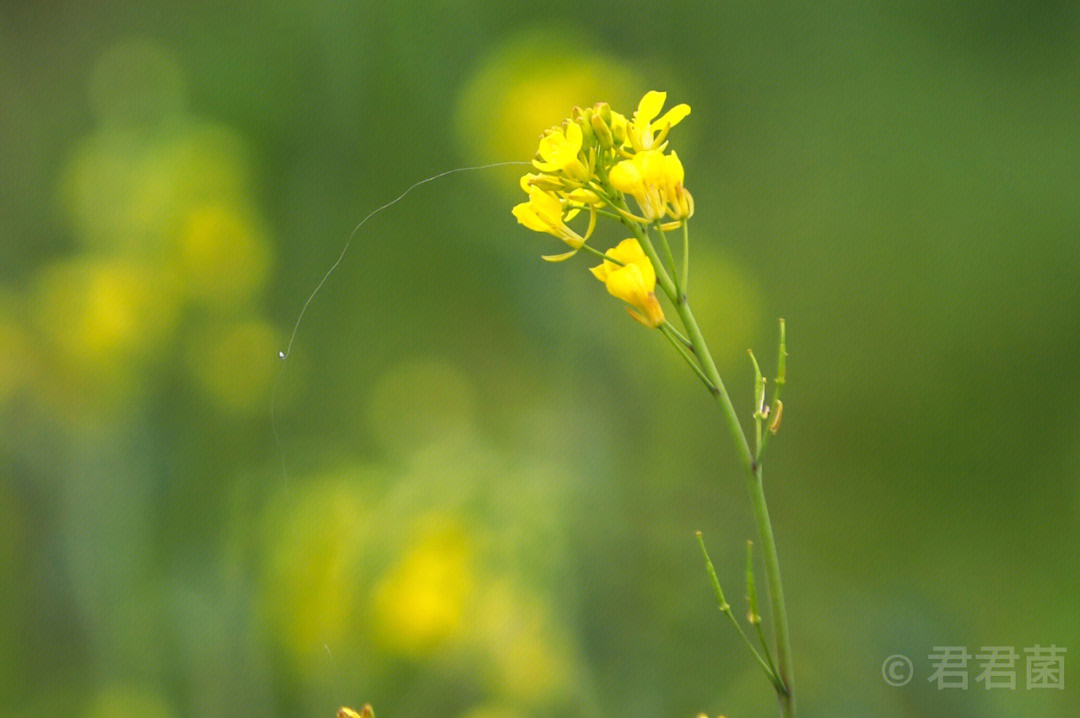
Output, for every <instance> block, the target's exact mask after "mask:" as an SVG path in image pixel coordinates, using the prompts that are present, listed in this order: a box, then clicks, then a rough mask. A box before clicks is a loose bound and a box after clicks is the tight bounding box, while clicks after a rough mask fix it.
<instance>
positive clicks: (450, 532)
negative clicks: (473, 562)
mask: <svg viewBox="0 0 1080 718" xmlns="http://www.w3.org/2000/svg"><path fill="white" fill-rule="evenodd" d="M471 553H472V551H471V549H470V546H469V541H468V538H467V536H466V535H465V532H464V531H463V530H462V529H461V528H460V527H459V526H456V525H453V524H450V525H447V526H445V527H443V528H441V529H439V530H436V531H433V532H432V533H431V534H430V535H429V536H427V537H425V538H423V539H422V540H421V541H420V542H419V544H417V545H416V546H415V547H414V548H413V549H412V550H411V551H410V552H409V553H408V554H407V555H406V556H405V557H404V558H403V559H402V560H401V561H399V562H398V563H397V564H396V565H394V566H393V567H392V568H391V569H390V571H388V572H387V574H386V575H385V576H384V577H383V578H382V580H380V581H379V583H378V584H377V585H376V587H375V597H374V613H375V624H376V627H377V630H378V634H379V636H380V638H381V640H382V643H383V644H384V645H385V646H386V647H387V648H390V649H391V650H395V651H399V652H401V653H404V654H407V655H424V654H426V653H428V652H429V651H431V650H433V649H434V648H436V647H437V646H438V645H439V644H440V643H442V642H443V641H444V640H446V639H447V638H449V637H451V636H452V635H454V634H455V633H456V632H458V631H459V630H461V628H462V627H463V620H462V619H463V617H464V613H465V602H466V600H467V599H468V598H469V595H470V594H471V592H472V590H473V584H474V580H473V577H472V571H471V570H470V557H471Z"/></svg>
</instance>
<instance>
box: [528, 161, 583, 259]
mask: <svg viewBox="0 0 1080 718" xmlns="http://www.w3.org/2000/svg"><path fill="white" fill-rule="evenodd" d="M523 182H524V178H523ZM568 204H569V203H566V202H564V201H563V200H561V199H559V197H558V196H557V195H555V194H553V193H551V192H545V191H544V190H542V189H540V188H539V187H536V186H535V185H531V186H530V187H529V201H528V202H522V203H521V204H518V205H515V206H514V209H513V210H512V211H513V213H514V216H515V217H517V220H518V222H520V223H521V224H523V225H525V226H526V227H528V228H529V229H531V230H533V231H534V232H547V233H548V234H551V235H553V236H555V237H558V238H559V239H561V240H562V241H563V242H566V244H568V245H570V247H571V248H572V249H571V251H569V252H566V253H565V254H558V255H549V256H545V257H544V259H546V260H548V261H551V262H558V261H562V260H564V259H567V258H569V257H571V256H573V255H574V253H575V252H577V251H578V250H579V249H581V246H582V245H583V244H585V240H587V239H588V238H589V236H590V235H591V234H592V231H593V229H594V228H595V226H596V212H595V210H592V209H591V208H590V213H589V215H590V216H589V228H588V230H587V231H586V232H585V236H584V237H582V236H581V235H580V234H578V233H577V232H575V231H574V230H572V229H570V227H568V226H567V224H566V221H567V220H570V219H573V218H574V217H575V216H576V215H577V214H578V212H579V211H580V208H574V207H569V206H568Z"/></svg>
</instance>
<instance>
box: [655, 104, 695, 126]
mask: <svg viewBox="0 0 1080 718" xmlns="http://www.w3.org/2000/svg"><path fill="white" fill-rule="evenodd" d="M689 114H690V105H687V104H686V103H682V104H680V105H675V106H674V107H672V108H671V109H670V110H668V111H667V112H665V113H664V116H663V117H661V118H660V119H659V120H657V121H656V122H653V123H652V127H653V129H656V130H661V129H663V128H664V126H665V125H666V126H668V127H674V126H675V125H677V124H679V123H680V122H682V121H683V118H684V117H686V116H687V115H689Z"/></svg>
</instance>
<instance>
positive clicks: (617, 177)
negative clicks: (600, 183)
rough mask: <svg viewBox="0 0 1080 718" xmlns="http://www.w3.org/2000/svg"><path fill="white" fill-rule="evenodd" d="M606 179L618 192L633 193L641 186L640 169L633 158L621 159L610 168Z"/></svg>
mask: <svg viewBox="0 0 1080 718" xmlns="http://www.w3.org/2000/svg"><path fill="white" fill-rule="evenodd" d="M608 181H609V182H610V183H611V186H612V187H614V188H615V189H617V190H619V191H620V192H627V193H629V194H633V193H634V190H636V189H637V188H638V187H640V186H641V170H640V169H639V168H638V166H637V164H635V163H634V161H633V160H623V161H622V162H620V163H618V164H617V165H615V166H614V167H612V168H611V172H610V173H609V174H608Z"/></svg>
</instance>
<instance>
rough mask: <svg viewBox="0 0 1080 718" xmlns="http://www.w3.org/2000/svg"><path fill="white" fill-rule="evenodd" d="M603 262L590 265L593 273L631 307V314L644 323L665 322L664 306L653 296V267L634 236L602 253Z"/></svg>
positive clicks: (612, 292) (654, 271)
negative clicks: (661, 306)
mask: <svg viewBox="0 0 1080 718" xmlns="http://www.w3.org/2000/svg"><path fill="white" fill-rule="evenodd" d="M604 257H605V259H604V263H603V264H600V265H597V266H595V267H591V268H590V269H589V271H590V272H592V273H593V276H594V277H596V278H597V279H599V280H600V281H601V282H603V283H604V284H605V285H607V290H608V292H609V293H610V294H611V295H612V296H614V297H618V298H619V299H621V300H623V301H624V302H626V303H627V304H629V305H630V306H631V307H634V308H635V309H637V310H638V311H634V309H630V308H629V307H628V308H627V309H628V311H629V312H630V316H632V317H633V318H634V319H637V320H638V321H639V322H641V323H642V324H644V325H645V326H647V327H652V328H655V327H658V326H660V325H661V324H663V323H664V310H663V309H661V308H660V302H658V301H657V299H656V294H655V291H654V290H655V289H656V270H655V269H653V265H652V262H650V261H649V258H648V257H647V256H646V255H645V251H644V250H643V249H642V248H641V244H639V243H638V241H637V240H636V239H634V238H633V237H631V238H629V239H624V240H623V241H621V242H619V243H618V244H617V245H616V246H614V247H612V248H611V249H609V250H608V251H607V253H606V254H605V255H604Z"/></svg>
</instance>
